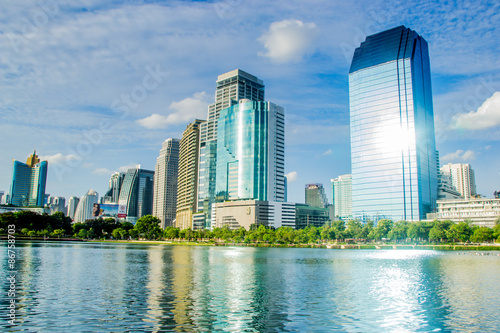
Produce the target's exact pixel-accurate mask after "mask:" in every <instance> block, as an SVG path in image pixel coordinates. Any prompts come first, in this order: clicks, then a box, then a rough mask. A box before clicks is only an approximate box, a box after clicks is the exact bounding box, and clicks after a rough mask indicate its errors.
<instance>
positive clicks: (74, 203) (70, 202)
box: [66, 197, 80, 219]
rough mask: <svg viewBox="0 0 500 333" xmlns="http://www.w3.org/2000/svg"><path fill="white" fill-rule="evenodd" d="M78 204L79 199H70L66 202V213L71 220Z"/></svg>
mask: <svg viewBox="0 0 500 333" xmlns="http://www.w3.org/2000/svg"><path fill="white" fill-rule="evenodd" d="M79 202H80V198H78V197H70V198H69V200H68V211H67V213H66V215H67V216H69V217H70V218H71V219H74V218H75V213H76V208H77V207H78V203H79Z"/></svg>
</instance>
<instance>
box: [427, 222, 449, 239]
mask: <svg viewBox="0 0 500 333" xmlns="http://www.w3.org/2000/svg"><path fill="white" fill-rule="evenodd" d="M443 238H446V230H444V229H443V228H441V226H439V225H435V226H433V227H432V229H431V230H430V231H429V240H436V241H437V240H442V239H443Z"/></svg>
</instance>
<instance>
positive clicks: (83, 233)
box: [76, 229, 89, 239]
mask: <svg viewBox="0 0 500 333" xmlns="http://www.w3.org/2000/svg"><path fill="white" fill-rule="evenodd" d="M76 237H77V238H81V239H87V238H88V237H89V232H88V231H87V229H80V230H78V233H77V234H76Z"/></svg>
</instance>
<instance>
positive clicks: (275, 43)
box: [258, 20, 318, 63]
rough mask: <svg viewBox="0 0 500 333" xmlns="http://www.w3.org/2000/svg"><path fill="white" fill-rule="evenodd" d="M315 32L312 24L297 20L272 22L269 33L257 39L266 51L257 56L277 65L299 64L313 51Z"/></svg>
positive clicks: (315, 28) (315, 29)
mask: <svg viewBox="0 0 500 333" xmlns="http://www.w3.org/2000/svg"><path fill="white" fill-rule="evenodd" d="M317 30H318V29H317V27H316V25H315V24H314V23H303V22H302V21H299V20H283V21H279V22H273V23H272V24H271V26H270V27H269V31H267V32H266V33H265V34H264V35H262V36H261V37H260V38H259V39H258V40H259V41H260V42H261V43H263V44H264V47H265V48H266V50H267V52H265V53H263V52H259V55H260V56H264V57H268V58H270V59H271V60H272V61H274V62H277V63H286V62H299V61H300V60H302V58H303V57H304V56H305V55H306V54H310V53H312V52H313V51H314V41H315V39H316V37H317V35H318V31H317Z"/></svg>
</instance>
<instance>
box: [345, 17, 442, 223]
mask: <svg viewBox="0 0 500 333" xmlns="http://www.w3.org/2000/svg"><path fill="white" fill-rule="evenodd" d="M349 103H350V118H351V119H350V127H351V164H352V209H353V215H354V218H359V219H362V220H364V219H366V218H369V219H373V220H379V219H381V218H390V219H392V220H395V221H397V220H408V221H415V220H420V219H424V218H425V216H426V213H429V212H432V211H434V210H435V208H436V200H437V159H436V146H435V135H434V114H433V106H432V92H431V78H430V63H429V51H428V46H427V42H426V41H425V40H424V39H423V38H422V37H420V36H419V35H418V34H417V33H416V32H414V31H412V30H410V29H408V28H405V27H404V26H400V27H397V28H394V29H391V30H388V31H384V32H381V33H379V34H375V35H372V36H368V37H367V38H366V40H365V41H364V42H363V43H362V44H361V46H360V47H359V48H357V49H356V50H355V53H354V56H353V60H352V63H351V68H350V71H349Z"/></svg>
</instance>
